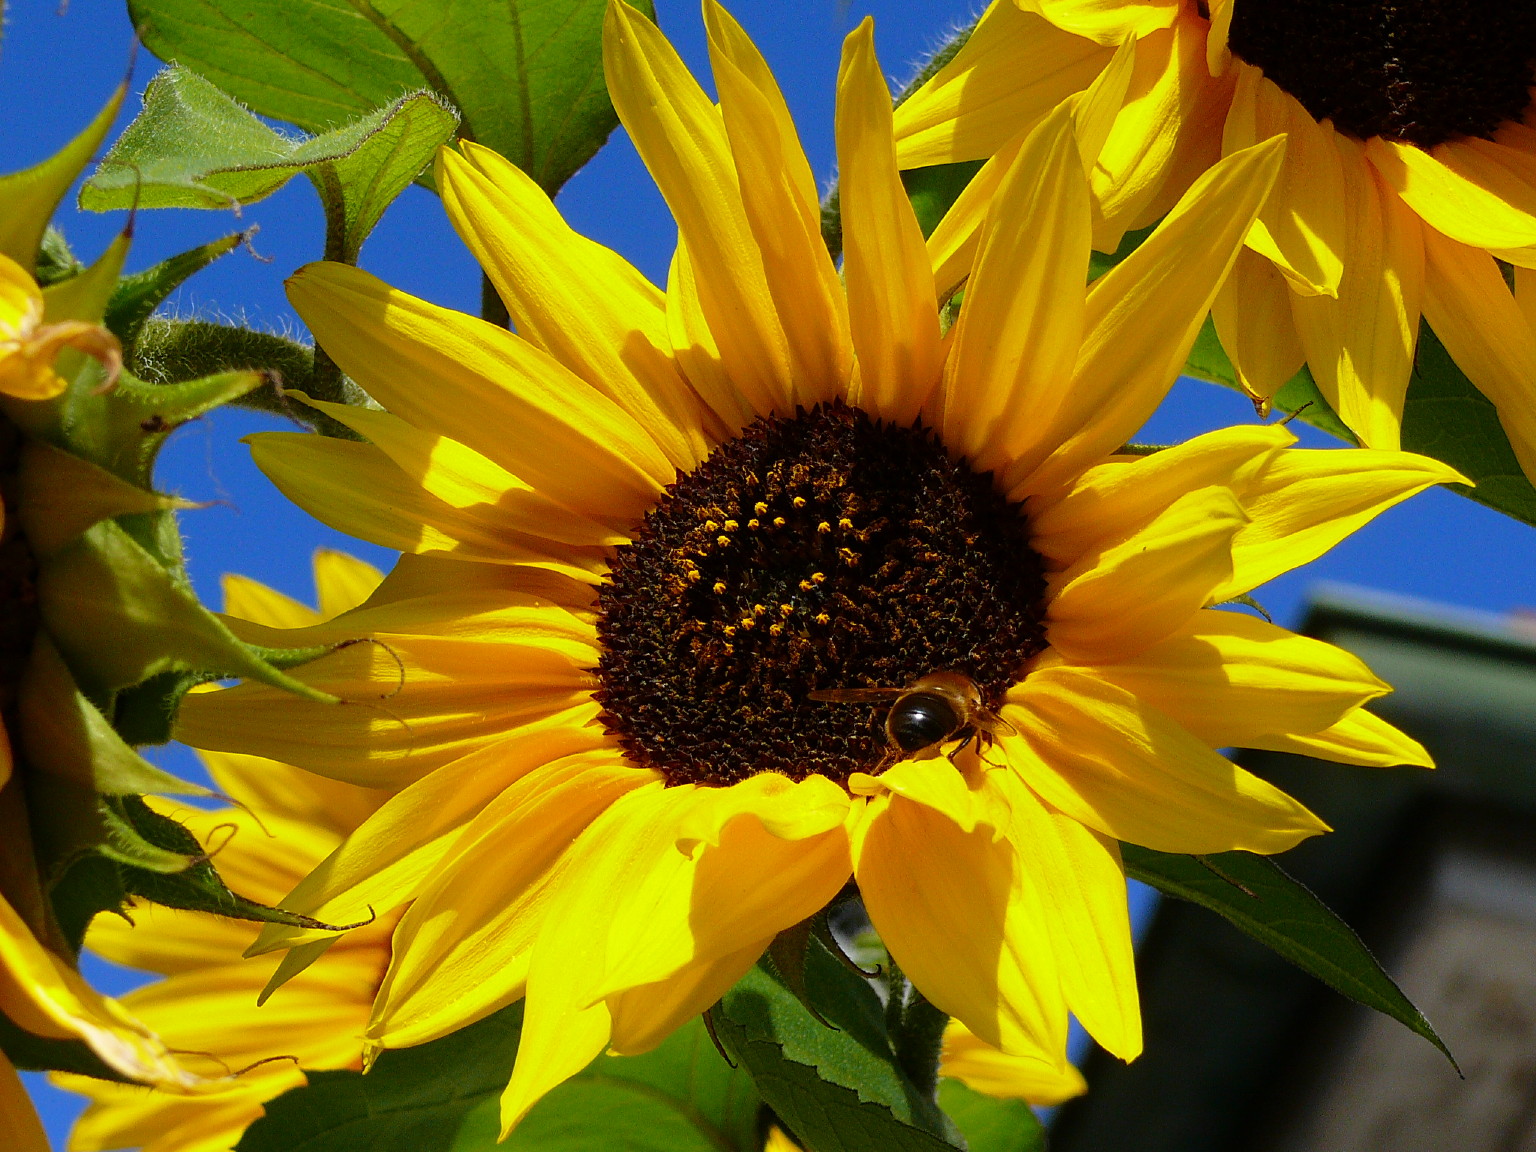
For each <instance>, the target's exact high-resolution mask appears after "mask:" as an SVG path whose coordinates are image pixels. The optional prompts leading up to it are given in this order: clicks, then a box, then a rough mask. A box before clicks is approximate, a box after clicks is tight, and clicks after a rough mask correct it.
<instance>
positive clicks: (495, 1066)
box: [239, 1002, 761, 1152]
mask: <svg viewBox="0 0 1536 1152" xmlns="http://www.w3.org/2000/svg"><path fill="white" fill-rule="evenodd" d="M522 1017H523V1005H522V1003H521V1002H518V1003H516V1004H513V1005H511V1006H510V1007H508V1008H504V1009H502V1010H501V1011H500V1012H497V1013H496V1014H495V1015H493V1016H489V1017H487V1018H486V1019H484V1020H481V1021H480V1022H479V1023H476V1024H472V1025H470V1026H469V1027H468V1028H463V1029H460V1030H459V1031H458V1032H455V1033H453V1034H452V1035H451V1036H445V1037H443V1038H442V1039H441V1040H436V1041H433V1042H432V1043H430V1044H423V1045H421V1046H419V1047H416V1048H403V1049H399V1050H396V1051H388V1052H385V1053H383V1054H382V1055H381V1056H380V1057H379V1059H378V1061H377V1062H376V1063H375V1064H374V1066H373V1069H372V1070H371V1071H370V1072H369V1073H368V1074H367V1075H366V1076H365V1075H362V1074H360V1073H357V1072H310V1073H308V1076H309V1081H310V1082H309V1086H308V1087H306V1088H296V1089H294V1090H293V1091H291V1092H288V1093H287V1094H285V1095H283V1096H281V1097H279V1098H278V1099H276V1100H274V1101H272V1102H270V1103H269V1104H268V1105H267V1108H266V1115H265V1116H264V1117H262V1118H261V1119H260V1120H258V1121H256V1123H254V1124H252V1125H251V1127H250V1128H249V1129H248V1130H247V1131H246V1133H245V1136H244V1137H243V1138H242V1139H241V1141H240V1144H239V1150H240V1152H450V1150H451V1152H482V1150H483V1152H494V1150H496V1149H502V1150H505V1152H535V1150H537V1152H590V1150H592V1149H603V1150H604V1152H757V1149H758V1148H759V1147H760V1146H761V1137H760V1136H759V1135H758V1132H757V1112H758V1100H757V1096H756V1094H755V1093H754V1092H753V1090H752V1082H751V1080H750V1079H748V1078H747V1076H746V1075H745V1074H744V1073H742V1072H741V1071H739V1070H737V1069H733V1068H731V1067H730V1066H729V1065H728V1064H726V1063H725V1061H723V1060H722V1059H721V1058H720V1056H719V1054H718V1053H717V1052H716V1051H715V1050H714V1047H713V1045H712V1044H711V1043H710V1040H709V1036H708V1034H707V1033H706V1032H705V1030H704V1027H703V1025H702V1023H701V1022H700V1021H698V1020H694V1021H693V1022H692V1023H690V1024H688V1025H686V1026H685V1027H683V1028H682V1029H680V1030H679V1031H677V1032H676V1033H674V1034H673V1035H672V1036H670V1037H669V1038H668V1039H667V1040H666V1041H664V1042H663V1043H662V1044H661V1046H660V1047H659V1048H657V1049H656V1050H655V1051H654V1052H650V1053H647V1054H646V1055H644V1056H599V1057H598V1058H597V1059H596V1060H595V1061H593V1062H592V1064H591V1065H589V1066H588V1067H587V1069H586V1070H585V1071H583V1072H581V1073H579V1074H578V1075H577V1076H576V1077H574V1078H573V1079H572V1080H569V1081H567V1082H566V1083H565V1084H563V1085H561V1086H560V1087H559V1088H556V1089H555V1090H554V1091H553V1092H551V1093H550V1094H549V1095H548V1096H546V1097H545V1098H544V1099H543V1100H541V1101H540V1102H539V1103H538V1105H537V1106H536V1107H535V1108H534V1109H533V1111H532V1112H530V1113H529V1114H528V1116H527V1118H526V1119H524V1121H523V1122H522V1124H521V1125H519V1126H518V1128H517V1130H516V1131H514V1132H513V1133H512V1135H511V1136H510V1137H509V1138H508V1139H507V1141H506V1142H505V1143H503V1144H499V1145H498V1144H497V1143H496V1136H497V1134H498V1132H499V1130H500V1122H499V1118H498V1117H499V1099H500V1096H501V1093H502V1090H503V1089H504V1088H505V1087H506V1084H507V1079H508V1077H510V1076H511V1074H512V1064H513V1061H514V1059H515V1057H516V1054H517V1042H518V1037H519V1034H520V1032H521V1028H522Z"/></svg>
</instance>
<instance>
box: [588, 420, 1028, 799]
mask: <svg viewBox="0 0 1536 1152" xmlns="http://www.w3.org/2000/svg"><path fill="white" fill-rule="evenodd" d="M1043 591H1044V579H1043V576H1042V572H1041V562H1040V558H1039V556H1038V555H1036V553H1035V552H1034V551H1033V549H1031V548H1030V546H1029V531H1028V525H1027V523H1026V521H1025V519H1024V517H1023V515H1022V514H1021V510H1020V508H1019V507H1018V506H1017V505H1014V504H1010V503H1009V502H1008V501H1007V500H1005V499H1004V498H1003V497H1002V496H1001V495H999V494H998V493H997V491H996V490H995V488H994V487H993V484H992V477H991V474H990V473H977V472H974V471H972V470H971V469H970V468H969V467H968V466H967V465H966V464H965V463H964V462H963V461H960V462H956V461H954V460H951V459H950V457H949V454H948V453H947V452H945V450H944V446H943V445H942V444H940V443H939V441H938V439H937V438H936V437H935V436H934V435H933V433H932V432H930V431H928V430H927V429H924V428H922V427H920V426H918V427H911V428H899V427H892V426H889V425H885V424H880V423H877V422H876V421H874V420H872V419H871V418H870V417H868V416H867V415H865V414H864V413H863V412H861V411H859V410H857V409H853V408H849V407H847V406H845V405H842V404H835V405H826V406H821V407H818V408H816V409H814V410H813V411H810V412H804V411H802V412H800V413H799V414H797V415H796V416H794V417H793V418H773V419H765V420H759V421H757V422H756V423H754V424H752V425H751V426H750V427H749V428H747V429H746V430H745V431H744V432H742V433H741V435H739V436H738V437H736V438H735V439H734V440H731V441H729V442H728V443H726V444H723V445H721V446H720V447H719V448H717V449H716V450H715V451H714V452H713V453H712V454H711V455H710V457H709V459H708V460H706V461H705V462H704V463H703V464H701V465H700V466H699V467H698V468H697V469H695V470H694V471H693V472H691V473H689V474H688V475H687V476H684V477H682V478H681V479H680V480H678V481H677V482H676V483H675V484H673V485H672V486H671V487H670V488H669V489H668V490H667V492H666V494H665V495H664V496H663V497H662V499H661V500H660V502H658V504H657V505H656V507H655V508H654V509H653V510H652V511H651V512H650V513H649V514H648V515H647V516H646V518H645V521H644V523H643V524H642V525H641V526H640V528H639V530H638V531H637V532H636V534H635V538H634V542H633V543H631V544H627V545H625V546H624V547H622V548H620V549H618V554H617V556H616V557H615V559H614V561H613V565H612V570H611V573H610V577H609V581H608V583H607V584H605V585H604V586H603V588H602V591H601V593H600V595H599V601H598V603H599V608H600V611H601V617H600V620H599V623H598V635H599V637H600V639H601V641H602V647H603V658H602V663H601V665H600V666H599V669H598V671H599V675H600V676H601V679H602V687H601V688H600V689H599V691H598V693H597V697H598V700H599V701H600V702H601V703H602V704H603V706H604V708H605V709H606V712H605V715H604V721H605V723H606V724H607V725H608V728H609V730H610V731H613V732H615V733H617V734H618V735H619V736H620V738H621V740H622V742H623V744H624V747H625V749H626V750H627V751H628V753H629V754H630V756H631V757H632V758H633V759H634V760H635V761H636V762H638V763H640V764H644V765H647V766H649V767H653V768H657V769H659V770H661V771H662V772H663V773H665V774H666V777H667V780H668V781H669V782H670V783H673V784H681V783H690V782H691V783H700V784H730V783H734V782H736V781H738V780H742V779H745V778H746V777H748V776H751V775H753V774H755V773H757V772H763V771H770V770H771V771H777V772H783V773H785V774H786V775H788V776H791V777H794V778H795V779H802V778H804V777H806V776H809V775H811V774H813V773H815V774H820V775H823V776H827V777H830V778H831V779H834V780H838V781H842V780H846V779H847V778H848V776H849V774H850V773H852V772H855V771H860V770H863V771H868V770H870V769H872V768H874V767H876V766H877V765H878V764H879V762H880V760H881V757H882V756H883V754H884V751H885V735H884V723H885V717H886V714H887V711H888V708H889V706H888V705H882V704H874V705H848V704H826V703H819V702H817V701H814V700H811V699H810V698H809V693H811V692H812V691H816V690H818V689H833V688H861V687H864V688H867V687H896V688H900V687H905V686H906V685H909V684H911V683H912V682H913V681H915V680H917V679H919V678H920V677H922V676H925V675H927V674H929V673H931V672H935V671H938V670H945V669H947V670H954V671H958V672H962V673H964V674H965V675H967V676H969V677H970V678H971V679H973V680H974V681H975V682H976V683H977V685H978V686H979V688H980V689H981V693H982V697H983V700H984V702H985V703H986V704H987V705H988V706H989V707H996V706H997V705H998V704H1000V703H1001V700H1002V696H1003V693H1004V692H1006V691H1007V689H1008V687H1009V686H1010V685H1011V684H1012V683H1013V682H1014V681H1015V680H1016V679H1017V677H1018V675H1019V672H1020V669H1021V668H1022V666H1023V664H1024V662H1025V661H1026V660H1028V659H1029V657H1031V656H1033V655H1034V654H1035V653H1036V652H1038V651H1040V649H1041V648H1042V647H1043V646H1044V640H1043V636H1042V626H1041V616H1042V611H1043V609H1042V604H1041V597H1042V593H1043Z"/></svg>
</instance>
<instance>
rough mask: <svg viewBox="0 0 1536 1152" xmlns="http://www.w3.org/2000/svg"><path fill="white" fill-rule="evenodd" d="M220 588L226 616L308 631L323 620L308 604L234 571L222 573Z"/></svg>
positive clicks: (270, 626)
mask: <svg viewBox="0 0 1536 1152" xmlns="http://www.w3.org/2000/svg"><path fill="white" fill-rule="evenodd" d="M219 586H220V590H221V591H222V592H223V594H224V612H225V614H226V615H229V616H238V617H239V618H240V619H242V620H250V621H252V622H253V623H256V624H265V625H266V626H267V627H269V628H307V627H308V626H309V625H311V624H318V623H320V621H321V620H322V619H323V617H322V616H321V615H320V613H318V612H316V611H315V610H314V609H313V608H311V607H309V606H308V605H307V604H300V603H299V602H298V601H297V600H295V599H294V598H293V597H292V596H285V595H283V593H281V592H279V591H278V590H277V589H276V588H269V587H267V586H266V585H265V584H263V583H261V582H260V581H259V580H252V579H251V578H250V577H249V576H241V575H240V574H239V573H237V572H226V573H224V575H223V577H222V578H221V579H220V581H219Z"/></svg>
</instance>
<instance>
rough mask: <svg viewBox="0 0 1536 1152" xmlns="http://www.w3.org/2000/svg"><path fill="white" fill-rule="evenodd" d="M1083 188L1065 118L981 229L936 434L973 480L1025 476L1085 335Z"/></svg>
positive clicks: (1022, 152)
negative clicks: (976, 473)
mask: <svg viewBox="0 0 1536 1152" xmlns="http://www.w3.org/2000/svg"><path fill="white" fill-rule="evenodd" d="M1089 232H1090V215H1089V198H1088V181H1087V178H1086V176H1085V175H1084V174H1083V164H1082V160H1081V157H1080V155H1079V153H1078V147H1077V139H1076V135H1075V131H1074V123H1073V118H1072V108H1071V107H1070V106H1069V105H1065V104H1064V105H1062V106H1061V107H1059V108H1058V109H1057V110H1056V111H1055V112H1053V113H1052V114H1051V115H1050V116H1048V117H1047V118H1046V119H1045V120H1044V121H1042V123H1041V124H1040V126H1039V127H1037V128H1036V129H1035V131H1034V132H1032V133H1031V134H1030V136H1029V138H1028V139H1027V140H1026V141H1025V142H1024V145H1023V146H1022V147H1021V148H1020V149H1019V154H1018V156H1017V157H1016V158H1015V160H1014V162H1013V164H1012V166H1011V167H1010V168H1009V170H1008V172H1007V174H1006V175H1005V176H1004V178H1003V180H1002V183H1001V184H1000V185H999V188H998V191H997V195H996V196H995V197H994V198H993V201H992V206H991V208H990V210H989V212H988V214H987V220H986V223H985V225H984V226H983V231H982V239H981V244H980V248H979V250H978V252H977V256H976V264H975V268H974V269H973V271H972V273H971V278H970V280H969V281H968V283H967V285H966V295H965V303H964V305H963V306H962V308H961V311H960V319H959V320H958V321H957V322H956V325H955V331H954V335H953V337H952V339H953V345H952V347H951V349H950V354H949V359H948V362H947V363H946V365H945V371H944V391H943V415H942V418H941V421H942V422H941V428H942V431H943V434H944V441H945V443H946V444H947V445H949V446H950V448H951V449H952V450H953V451H955V452H957V453H960V454H961V455H964V456H966V457H967V458H969V459H970V460H972V461H974V466H975V467H976V468H977V469H978V470H981V471H989V470H993V469H1002V468H1005V467H1006V468H1008V469H1010V470H1017V471H1020V472H1027V471H1029V470H1031V469H1032V468H1033V467H1034V465H1035V464H1037V463H1038V462H1039V461H1040V460H1041V459H1043V458H1044V457H1045V456H1046V455H1047V454H1048V452H1049V451H1050V449H1051V448H1053V447H1054V446H1055V445H1054V444H1053V443H1051V442H1050V441H1049V440H1045V439H1043V438H1042V435H1041V434H1042V433H1046V434H1048V433H1049V431H1050V429H1051V426H1052V418H1053V417H1054V416H1055V415H1056V411H1057V409H1058V407H1059V405H1060V403H1061V397H1062V394H1063V392H1064V388H1063V382H1064V381H1065V380H1067V379H1068V378H1070V376H1071V373H1072V370H1073V367H1074V365H1075V363H1076V361H1077V353H1078V347H1079V345H1080V344H1081V342H1082V335H1083V323H1084V312H1083V300H1084V295H1085V294H1084V289H1083V285H1084V283H1085V282H1086V280H1087V276H1088V253H1089V244H1090V236H1089Z"/></svg>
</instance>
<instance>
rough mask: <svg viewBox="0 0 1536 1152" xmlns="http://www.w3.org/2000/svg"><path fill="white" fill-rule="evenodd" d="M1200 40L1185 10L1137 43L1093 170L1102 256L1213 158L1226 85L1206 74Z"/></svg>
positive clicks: (1200, 30)
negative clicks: (1127, 78) (1119, 102)
mask: <svg viewBox="0 0 1536 1152" xmlns="http://www.w3.org/2000/svg"><path fill="white" fill-rule="evenodd" d="M1205 40H1206V26H1205V21H1203V20H1201V19H1200V18H1199V16H1198V15H1197V14H1196V13H1194V12H1189V11H1186V12H1182V13H1179V14H1178V15H1177V18H1176V19H1175V20H1174V21H1173V22H1172V24H1171V26H1169V27H1167V28H1165V29H1161V30H1155V31H1149V32H1147V33H1146V34H1144V35H1142V36H1141V38H1140V39H1138V40H1137V41H1136V45H1135V65H1134V68H1133V70H1132V73H1131V77H1130V82H1129V85H1128V87H1127V90H1126V93H1125V99H1124V101H1123V105H1122V107H1121V108H1120V110H1119V114H1118V115H1117V116H1116V117H1115V122H1114V126H1113V127H1112V129H1111V130H1110V133H1109V137H1108V139H1107V140H1106V141H1105V142H1104V147H1103V148H1102V149H1101V150H1100V152H1099V156H1098V164H1097V165H1096V167H1095V169H1094V172H1093V194H1094V200H1095V206H1096V212H1095V220H1094V236H1093V246H1094V247H1095V248H1097V249H1099V250H1100V251H1101V252H1113V251H1114V250H1115V249H1116V248H1118V247H1119V245H1120V241H1121V239H1122V237H1123V236H1124V234H1125V232H1126V231H1127V230H1129V229H1133V228H1144V227H1146V226H1147V225H1149V224H1152V223H1154V222H1155V221H1157V220H1158V219H1160V218H1161V217H1162V216H1164V215H1166V214H1167V213H1168V211H1169V210H1170V209H1171V208H1172V207H1173V206H1174V203H1175V202H1176V201H1177V200H1178V198H1179V196H1180V195H1182V194H1183V192H1184V190H1185V189H1186V188H1188V187H1189V186H1190V184H1191V183H1192V182H1193V181H1194V180H1195V178H1196V177H1197V176H1199V174H1200V173H1202V172H1204V171H1205V170H1206V169H1207V168H1209V167H1210V166H1211V165H1212V164H1214V163H1216V161H1217V160H1218V159H1220V131H1221V129H1220V124H1221V119H1220V118H1221V116H1222V115H1224V114H1225V112H1226V108H1227V104H1228V93H1229V92H1230V90H1231V80H1230V79H1220V80H1218V79H1213V78H1212V77H1211V76H1210V75H1209V73H1208V72H1207V70H1206V68H1205V67H1204V60H1203V56H1204V53H1205Z"/></svg>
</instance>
